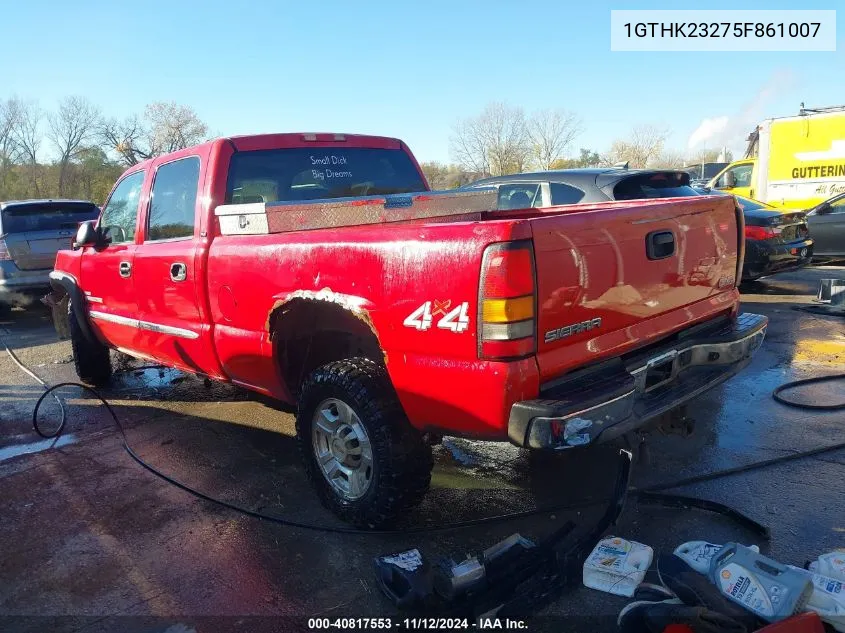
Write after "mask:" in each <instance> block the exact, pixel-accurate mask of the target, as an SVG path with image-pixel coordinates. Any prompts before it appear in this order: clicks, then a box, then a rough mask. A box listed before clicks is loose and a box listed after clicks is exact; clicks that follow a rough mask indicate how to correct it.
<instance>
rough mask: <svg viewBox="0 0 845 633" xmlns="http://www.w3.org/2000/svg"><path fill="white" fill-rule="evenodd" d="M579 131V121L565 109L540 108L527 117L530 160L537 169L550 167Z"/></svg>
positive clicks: (560, 156)
mask: <svg viewBox="0 0 845 633" xmlns="http://www.w3.org/2000/svg"><path fill="white" fill-rule="evenodd" d="M580 132H581V121H580V120H579V119H578V117H577V116H576V115H575V114H573V113H572V112H567V111H565V110H540V111H539V112H535V113H534V114H533V115H531V118H529V119H528V124H527V133H528V139H529V140H530V142H531V160H532V162H533V163H534V164H535V165H536V166H537V167H538V168H539V169H551V168H552V165H553V164H554V163H555V162H556V161H558V160H560V159H561V158H562V157H563V155H564V153H565V152H566V150H567V149H568V148H569V146H570V145H571V144H572V141H574V140H575V138H576V137H577V136H578V134H579V133H580Z"/></svg>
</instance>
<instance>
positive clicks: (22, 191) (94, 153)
mask: <svg viewBox="0 0 845 633" xmlns="http://www.w3.org/2000/svg"><path fill="white" fill-rule="evenodd" d="M207 135H208V126H207V125H206V124H205V123H204V122H203V121H202V120H200V118H199V117H198V116H197V113H196V112H195V111H194V110H193V109H192V108H190V107H188V106H183V105H179V104H176V103H172V102H155V103H150V104H149V105H147V106H146V107H145V108H144V110H143V112H141V113H138V114H133V115H131V116H129V117H127V118H125V119H122V120H118V119H115V118H108V117H105V116H103V114H102V113H101V112H100V110H99V108H98V107H97V106H95V105H94V104H93V103H92V102H91V101H89V100H88V99H86V98H85V97H79V96H70V97H66V98H65V99H62V100H61V101H60V102H59V104H58V105H57V107H56V108H55V110H51V111H45V110H44V109H42V108H41V107H40V105H39V104H38V103H37V102H35V101H31V100H25V99H20V98H17V97H10V98H7V99H5V100H0V200H15V199H27V198H78V199H83V200H91V201H93V202H96V203H98V204H102V203H103V202H104V200H105V197H106V196H107V195H108V193H109V191H110V190H111V187H112V185H113V184H114V182H115V180H117V178H118V177H119V176H120V174H121V173H122V172H123V170H125V169H126V168H127V167H128V166H130V165H134V164H136V163H138V162H140V161H142V160H145V159H147V158H151V157H153V156H158V155H160V154H163V153H167V152H172V151H175V150H178V149H182V148H185V147H189V146H191V145H195V144H196V143H200V142H202V141H204V140H206V139H207Z"/></svg>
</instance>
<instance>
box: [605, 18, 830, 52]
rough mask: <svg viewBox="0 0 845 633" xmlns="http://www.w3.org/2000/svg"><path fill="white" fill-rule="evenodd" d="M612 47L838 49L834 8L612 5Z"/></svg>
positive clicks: (657, 49) (752, 49) (682, 49)
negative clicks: (633, 8)
mask: <svg viewBox="0 0 845 633" xmlns="http://www.w3.org/2000/svg"><path fill="white" fill-rule="evenodd" d="M610 50H611V51H771V52H775V51H835V50H836V11H833V10H809V9H808V10H798V11H793V10H784V11H769V10H756V9H744V10H737V11H732V10H700V11H699V10H642V11H629V10H618V11H617V10H613V11H611V12H610Z"/></svg>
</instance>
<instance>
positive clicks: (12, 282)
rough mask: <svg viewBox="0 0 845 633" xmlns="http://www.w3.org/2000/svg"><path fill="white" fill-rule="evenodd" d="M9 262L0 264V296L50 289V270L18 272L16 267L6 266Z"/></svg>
mask: <svg viewBox="0 0 845 633" xmlns="http://www.w3.org/2000/svg"><path fill="white" fill-rule="evenodd" d="M10 263H11V262H2V263H0V296H2V295H4V294H9V293H16V292H29V291H36V290H48V289H49V288H50V276H49V275H50V269H49V268H48V269H46V270H20V269H19V268H18V267H17V266H14V265H11V266H6V265H3V264H10Z"/></svg>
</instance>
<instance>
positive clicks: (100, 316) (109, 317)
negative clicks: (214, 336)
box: [88, 310, 200, 340]
mask: <svg viewBox="0 0 845 633" xmlns="http://www.w3.org/2000/svg"><path fill="white" fill-rule="evenodd" d="M88 314H89V315H90V316H91V318H92V319H97V320H99V321H108V322H110V323H117V324H118V325H125V326H127V327H134V328H136V329H138V330H147V331H149V332H158V333H159V334H170V335H171V336H178V337H179V338H187V339H191V340H194V339H198V338H199V337H200V335H199V334H197V333H196V332H192V331H191V330H186V329H184V328H180V327H173V326H170V325H161V324H160V323H152V322H150V321H141V320H139V319H130V318H129V317H125V316H120V315H118V314H109V313H108V312H99V311H98V310H91V311H89V312H88Z"/></svg>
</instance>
